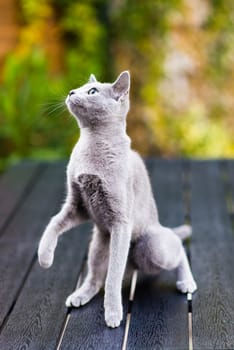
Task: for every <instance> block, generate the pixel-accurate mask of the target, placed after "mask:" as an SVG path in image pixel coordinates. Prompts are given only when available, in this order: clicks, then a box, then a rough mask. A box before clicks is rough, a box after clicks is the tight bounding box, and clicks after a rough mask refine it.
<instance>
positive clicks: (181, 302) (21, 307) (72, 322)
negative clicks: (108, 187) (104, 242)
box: [0, 159, 234, 350]
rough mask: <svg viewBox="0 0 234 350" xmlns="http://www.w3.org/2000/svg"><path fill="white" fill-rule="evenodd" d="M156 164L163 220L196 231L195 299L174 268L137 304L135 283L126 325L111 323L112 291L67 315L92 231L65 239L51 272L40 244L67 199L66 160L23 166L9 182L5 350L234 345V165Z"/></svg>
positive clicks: (4, 186) (2, 282) (0, 235)
mask: <svg viewBox="0 0 234 350" xmlns="http://www.w3.org/2000/svg"><path fill="white" fill-rule="evenodd" d="M146 163H147V167H148V169H149V172H150V176H151V180H152V185H153V190H154V193H155V195H156V199H157V204H158V207H159V213H160V218H161V222H162V223H163V224H165V225H169V226H176V225H179V224H182V223H183V222H191V223H192V226H193V238H192V240H191V241H190V242H188V243H187V245H186V249H187V252H188V255H189V258H190V261H191V265H192V270H193V272H194V276H195V278H196V280H197V283H198V288H199V290H198V292H197V293H196V294H195V295H193V299H192V302H191V301H189V302H188V301H187V296H186V295H181V294H179V293H178V292H177V291H176V288H175V274H174V272H170V273H169V272H164V273H162V274H161V275H160V276H159V277H147V276H140V275H138V280H137V285H136V290H135V296H134V300H133V302H131V301H129V293H130V284H129V283H125V287H124V289H123V302H124V321H123V322H122V323H121V326H120V327H119V328H117V329H109V328H107V327H106V326H105V323H104V314H103V292H101V293H100V294H99V295H98V296H96V297H95V298H94V299H93V300H92V301H91V302H90V303H89V304H87V305H86V306H83V307H82V308H80V309H67V308H66V307H65V299H66V297H67V296H68V295H69V294H70V293H71V292H72V291H73V290H74V288H75V286H76V284H77V281H78V279H81V277H80V276H82V275H83V272H82V271H84V270H85V261H86V253H87V247H88V243H89V240H90V234H91V226H90V225H89V224H85V225H83V226H81V227H79V228H78V229H74V230H72V231H71V232H69V233H67V234H65V235H64V236H63V237H62V238H61V240H60V243H59V245H58V248H57V251H56V255H55V262H54V265H53V267H52V268H50V269H49V270H43V269H42V268H41V267H40V266H39V264H38V261H37V253H36V251H37V246H38V242H39V239H40V237H41V234H42V232H43V229H44V227H45V225H46V224H47V223H48V221H49V218H50V217H51V216H52V215H53V214H54V213H55V212H57V211H58V209H59V208H60V206H61V203H62V200H63V198H64V189H65V186H64V184H65V166H66V164H65V163H61V162H59V163H58V162H57V163H35V162H23V163H20V164H19V165H16V166H14V167H11V168H9V169H8V170H7V171H6V172H5V173H4V174H3V175H2V176H1V177H0V349H1V350H8V349H13V350H15V349H16V350H18V349H20V350H27V349H38V350H39V349H40V350H41V349H46V350H49V349H63V350H65V349H67V350H72V349H93V350H96V349H100V350H104V349H108V350H109V349H122V348H123V349H129V350H130V349H137V350H138V349H139V350H142V349H157V350H158V349H170V350H172V349H178V350H179V349H180V350H182V349H189V348H190V349H192V347H193V348H194V349H201V350H205V349H234V232H233V230H234V161H224V160H222V161H221V160H220V161H190V160H169V161H168V160H157V159H149V160H147V162H146ZM74 266H75V268H74ZM130 282H131V281H130ZM129 320H130V322H129ZM127 333H128V336H127Z"/></svg>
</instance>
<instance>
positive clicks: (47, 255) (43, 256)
mask: <svg viewBox="0 0 234 350" xmlns="http://www.w3.org/2000/svg"><path fill="white" fill-rule="evenodd" d="M38 261H39V264H40V265H41V267H43V268H44V269H48V268H49V267H51V266H52V264H53V261H54V254H53V253H52V252H50V251H44V252H41V251H39V249H38Z"/></svg>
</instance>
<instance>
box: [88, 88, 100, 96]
mask: <svg viewBox="0 0 234 350" xmlns="http://www.w3.org/2000/svg"><path fill="white" fill-rule="evenodd" d="M97 92H98V89H96V88H92V89H90V90H89V91H88V95H94V94H96V93H97Z"/></svg>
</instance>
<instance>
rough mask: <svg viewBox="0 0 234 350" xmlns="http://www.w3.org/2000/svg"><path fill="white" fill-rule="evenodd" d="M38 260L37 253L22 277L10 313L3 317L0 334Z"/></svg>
mask: <svg viewBox="0 0 234 350" xmlns="http://www.w3.org/2000/svg"><path fill="white" fill-rule="evenodd" d="M36 260H37V253H35V254H34V256H33V258H32V260H31V262H30V264H29V266H28V269H27V270H26V273H25V275H24V278H23V279H22V282H21V284H20V286H19V288H18V290H17V291H16V295H15V298H14V300H13V302H12V304H11V306H10V308H9V310H8V313H7V315H6V316H5V318H4V319H3V322H2V324H1V326H0V334H1V332H2V330H3V328H4V327H5V325H6V324H7V321H8V319H9V317H10V315H11V313H12V311H13V309H14V306H15V304H16V302H17V299H18V298H19V295H20V293H21V291H22V290H23V287H24V285H25V282H26V280H27V279H28V276H29V274H30V272H31V270H32V267H33V265H34V264H35V262H36Z"/></svg>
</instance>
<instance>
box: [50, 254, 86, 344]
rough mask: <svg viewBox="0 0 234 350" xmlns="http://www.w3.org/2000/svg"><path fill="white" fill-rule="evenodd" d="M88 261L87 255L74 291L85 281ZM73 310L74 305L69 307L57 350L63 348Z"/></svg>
mask: <svg viewBox="0 0 234 350" xmlns="http://www.w3.org/2000/svg"><path fill="white" fill-rule="evenodd" d="M86 263H87V256H86V257H85V258H84V260H83V263H82V266H81V270H80V273H79V275H78V278H77V282H76V286H75V289H74V291H75V290H76V289H78V288H79V287H80V286H81V283H82V282H83V279H84V276H85V272H86ZM71 311H72V307H68V308H67V314H66V317H65V319H64V322H63V326H62V329H61V332H60V335H59V338H58V342H57V346H56V350H60V348H61V344H62V341H63V338H64V334H65V332H66V329H67V325H68V322H69V320H70V317H71Z"/></svg>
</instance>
